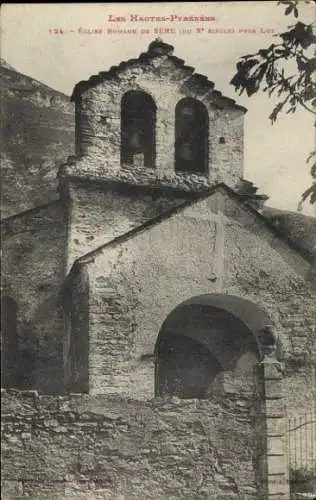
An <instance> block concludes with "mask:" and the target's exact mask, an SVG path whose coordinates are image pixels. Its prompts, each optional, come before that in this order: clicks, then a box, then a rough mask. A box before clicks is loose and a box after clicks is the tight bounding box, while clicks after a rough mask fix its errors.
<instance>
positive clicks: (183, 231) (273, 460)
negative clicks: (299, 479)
mask: <svg viewBox="0 0 316 500" xmlns="http://www.w3.org/2000/svg"><path fill="white" fill-rule="evenodd" d="M72 100H73V101H74V102H75V106H76V111H75V119H76V156H74V157H70V158H68V160H67V161H66V162H65V163H64V164H63V165H62V166H61V167H60V169H59V173H58V180H59V199H58V200H56V201H54V202H52V203H49V204H47V205H43V206H39V207H36V208H35V209H32V210H29V211H27V212H23V213H21V214H17V215H15V216H13V217H10V218H8V219H6V220H4V222H3V235H4V236H3V262H4V270H3V281H2V284H3V304H4V310H5V319H4V322H3V328H2V330H3V338H2V355H3V363H2V366H3V386H4V387H5V388H6V389H12V388H13V389H17V390H19V391H22V394H23V391H24V393H25V392H28V391H29V392H30V391H32V390H33V391H34V390H35V391H37V394H39V396H37V397H39V398H41V397H44V396H40V395H41V394H43V395H45V397H46V398H52V400H53V398H54V397H57V396H56V395H59V396H60V398H61V399H63V398H64V400H66V399H67V398H69V397H70V398H71V397H73V396H71V395H73V394H77V395H81V396H80V397H83V398H85V399H84V401H86V403H85V404H86V405H89V404H92V403H91V401H94V402H95V401H96V400H98V398H100V399H99V400H100V401H104V406H106V403H105V402H106V401H112V404H113V405H114V406H115V405H117V406H118V407H120V408H121V411H122V413H124V412H125V411H126V405H130V404H136V403H137V404H140V405H143V406H141V407H142V408H144V407H146V408H147V406H146V405H153V407H151V411H156V412H157V414H158V413H159V412H161V411H162V410H161V405H164V404H166V405H171V407H172V414H173V416H172V419H174V421H176V422H177V425H178V424H179V422H181V421H185V417H184V414H185V415H188V414H190V415H191V417H192V415H193V414H194V415H195V417H194V419H193V420H192V419H191V420H190V422H191V424H192V426H193V423H194V422H195V425H202V424H201V419H202V420H203V419H204V420H205V419H207V422H208V425H209V428H208V431H207V433H209V435H210V436H211V437H210V439H211V444H210V443H209V444H208V446H210V451H209V455H208V454H207V453H206V452H205V451H204V452H203V453H204V455H205V456H211V455H212V453H213V451H214V450H213V448H212V447H213V445H214V442H215V443H217V444H216V446H218V447H219V448H220V450H221V453H222V455H223V457H224V459H223V460H224V463H226V462H227V463H226V465H225V466H224V465H223V460H220V464H219V465H218V467H219V469H221V470H220V471H219V470H218V471H217V472H216V470H215V469H214V463H215V462H216V460H215V458H214V456H213V455H212V456H213V458H212V460H211V461H212V465H210V466H209V467H210V470H212V473H210V478H211V479H210V484H204V483H203V488H204V489H203V488H202V487H201V489H200V490H198V489H194V488H197V486H196V484H197V482H198V480H197V479H191V487H190V486H188V484H187V483H185V484H186V489H185V490H183V489H181V488H182V486H181V485H180V486H179V487H178V494H177V493H176V492H175V491H173V490H172V488H173V489H174V490H175V489H176V488H175V487H174V486H173V485H174V484H175V483H176V481H178V476H179V477H182V476H181V474H182V472H181V471H178V472H177V473H174V475H172V474H171V473H170V474H168V473H167V471H168V468H169V465H168V462H167V461H165V455H163V452H162V451H161V453H162V456H163V458H161V459H160V460H161V462H159V458H156V460H157V461H158V463H160V464H163V466H162V465H161V470H160V476H159V478H160V479H157V478H156V482H155V481H154V480H153V482H152V483H150V482H148V481H147V479H145V476H146V474H145V473H144V472H143V467H144V464H145V461H146V460H147V461H148V457H147V458H146V459H145V458H144V457H143V458H144V460H143V461H142V462H141V464H142V465H141V466H140V468H139V472H137V473H136V472H134V476H133V477H136V476H137V474H138V476H139V478H140V482H142V483H143V484H145V485H147V489H146V488H145V487H144V489H139V488H140V486H139V485H138V486H137V485H136V487H135V488H136V489H135V488H134V487H131V489H129V488H130V486H129V485H128V481H126V484H125V486H122V484H123V483H124V481H123V479H122V477H124V478H125V479H126V477H127V476H125V475H124V474H125V472H122V471H121V475H120V474H119V473H118V477H117V478H116V479H117V481H118V482H120V481H121V483H120V484H121V486H120V487H118V486H117V483H116V487H115V488H118V489H115V488H114V486H113V483H112V486H109V485H107V486H106V487H104V491H106V492H107V493H104V491H103V496H100V497H97V496H95V497H91V498H126V499H127V498H128V499H129V498H143V497H144V498H147V497H148V498H149V497H150V496H149V494H150V491H149V490H151V489H152V488H154V490H153V491H156V496H157V497H158V498H218V499H221V498H236V499H237V498H247V499H248V498H259V496H261V497H262V498H284V499H286V498H289V473H290V468H291V444H289V440H288V434H287V421H288V420H287V419H288V418H289V417H296V416H299V415H301V414H304V412H305V413H307V412H310V411H311V409H312V402H313V401H315V399H316V394H315V377H316V374H315V355H316V343H315V338H316V331H315V312H316V311H315V271H314V266H313V256H312V254H311V253H310V252H309V251H307V250H306V249H305V248H303V247H302V246H300V245H299V244H297V242H294V241H292V240H291V238H289V237H287V236H286V235H284V234H281V233H279V232H278V231H277V229H276V228H275V227H274V226H273V225H271V223H270V222H269V221H268V220H267V219H266V218H265V217H264V216H263V215H262V207H263V203H264V201H265V199H266V197H265V196H263V195H258V194H257V190H256V188H255V187H254V186H253V185H252V184H251V183H250V182H248V181H246V180H245V179H244V178H243V152H244V133H243V125H244V116H245V113H246V109H245V108H243V107H241V106H239V105H238V104H236V103H235V102H234V101H233V100H231V99H228V98H226V97H225V96H223V95H222V94H221V93H220V92H219V91H217V90H216V89H215V88H214V84H213V82H210V81H209V80H208V79H207V78H206V77H204V76H203V75H200V74H198V73H196V72H195V70H194V68H192V67H190V66H187V65H186V64H185V63H184V61H182V60H180V59H178V58H177V57H175V56H174V54H173V47H171V46H170V45H167V44H165V43H163V42H162V41H160V40H155V41H154V42H152V43H151V44H150V46H149V48H148V50H147V52H145V53H143V54H141V55H140V57H139V58H137V59H135V60H131V61H128V62H126V63H121V64H120V65H119V66H114V67H112V68H111V69H110V70H109V71H107V72H103V73H100V74H99V75H97V76H93V77H91V78H90V80H89V81H84V82H80V83H79V84H78V85H77V86H76V87H75V89H74V92H73V95H72ZM302 387H304V390H302ZM69 395H70V396H69ZM12 397H13V396H12ZM107 398H110V399H107ZM111 398H112V399H111ZM113 398H114V399H113ZM89 401H90V403H89ZM113 401H115V403H113ZM131 402H133V403H131ZM135 402H136V403H135ZM71 404H73V403H71ZM93 404H95V403H93ZM156 404H157V408H156V410H155V405H156ZM120 405H121V406H120ZM144 405H145V406H144ZM159 405H160V406H159ZM183 405H184V406H183ZM186 405H189V406H186ZM192 405H193V406H192ZM216 405H217V406H216ZM153 408H154V409H153ZM197 408H198V409H197ZM169 410H170V408H169ZM69 411H70V410H69ZM142 411H143V410H142ZM148 411H149V410H148ZM164 411H165V408H164ZM73 412H74V411H73V410H72V413H73ZM170 412H171V410H170ZM186 412H187V413H186ZM221 412H224V413H223V414H222V413H221ZM225 412H226V413H225ZM101 413H102V412H101ZM136 413H137V412H136ZM159 414H160V413H159ZM224 414H225V415H226V417H224V416H222V417H221V418H220V419H219V420H221V421H222V419H223V418H224V420H225V419H226V418H227V432H228V433H229V432H233V430H234V428H235V426H236V425H237V428H238V426H239V425H240V426H241V430H240V435H242V436H244V437H245V436H248V437H249V442H251V444H249V446H246V447H245V449H247V453H246V456H243V457H242V459H240V457H239V455H238V453H240V442H238V446H237V444H236V446H235V448H234V445H233V444H232V443H233V437H232V438H231V440H232V442H231V443H230V444H229V437H228V438H227V437H226V441H225V440H224V441H223V440H222V441H220V444H218V440H219V438H218V436H219V435H221V432H222V431H220V425H221V424H222V422H219V421H218V418H217V419H216V417H218V416H219V415H224ZM199 415H200V416H199ZM201 415H202V417H201ZM191 417H190V418H191ZM150 418H151V417H150ZM150 418H149V417H148V422H149V423H148V422H146V419H145V420H144V422H143V426H144V432H145V434H144V436H150V437H149V438H148V442H147V448H149V449H150V448H151V446H153V443H154V441H155V440H154V437H153V431H152V428H151V427H150V426H151V424H150ZM169 418H171V417H170V415H169ZM192 418H193V417H192ZM135 419H136V420H137V417H135ZM160 419H161V421H164V425H165V429H166V431H165V432H166V434H167V435H168V432H170V426H171V428H172V425H173V424H170V422H169V424H168V423H166V421H165V420H164V419H165V414H164V417H162V416H161V414H160ZM181 419H182V420H181ZM183 419H184V420H183ZM208 419H211V420H210V421H209V420H208ZM212 419H213V420H214V419H215V420H214V421H213V420H212ZM225 421H226V420H225ZM196 422H200V423H196ZM204 424H205V422H204ZM69 425H70V424H69ZM168 425H169V430H168ZM146 426H147V427H146ZM206 427H207V426H206ZM146 429H147V430H146ZM229 429H230V430H229ZM72 432H74V434H75V435H76V432H75V431H73V430H72ZM89 432H90V431H89ZM157 432H158V431H157ZM161 432H162V437H161V442H160V443H163V442H164V441H163V434H164V431H161ZM176 432H177V433H178V434H177V442H178V443H180V444H181V443H182V445H183V450H182V451H181V452H180V451H179V453H180V454H181V453H182V452H183V453H184V455H185V453H186V452H185V449H186V446H185V445H184V444H183V439H184V438H183V437H181V432H180V431H179V429H178V427H177V431H176ZM179 432H180V434H179ZM183 433H184V434H185V430H183ZM212 435H214V442H213V444H212ZM215 436H217V437H216V438H215ZM314 437H315V436H314ZM250 438H251V439H250ZM120 439H121V438H120ZM120 439H119V438H118V444H117V448H118V449H121V447H122V446H123V445H122V441H121V440H120ZM129 439H132V438H131V437H129ZM165 439H166V436H165ZM35 440H36V438H35ZM237 441H238V440H237ZM237 441H236V442H237ZM114 442H115V440H114ZM191 444H192V443H191ZM204 444H205V443H204ZM134 445H135V443H134V444H132V441H130V444H129V446H130V447H131V448H132V447H133V446H134ZM165 445H166V446H167V444H166V443H165ZM135 446H136V445H135ZM137 446H138V445H137ZM137 446H136V448H137ZM141 446H142V447H143V446H144V444H143V441H142V444H141ZM161 446H162V445H161ZM179 446H180V445H179ZM216 446H215V445H214V447H216ZM237 448H239V451H237ZM137 450H138V448H137ZM90 452H91V453H92V451H91V449H90ZM16 453H17V452H16ZM93 453H96V454H97V453H98V452H97V451H96V448H94V451H93ZM137 453H138V452H137V451H135V454H136V455H137ZM196 453H197V455H196V456H198V459H197V458H195V459H194V460H195V461H196V460H198V462H199V461H201V460H202V459H201V454H200V455H199V453H198V452H196ZM308 453H309V452H307V455H308ZM113 454H114V455H115V454H116V453H114V452H113V453H112V455H113ZM108 455H109V456H110V455H111V454H109V453H108ZM204 455H203V456H204ZM172 456H173V457H176V456H177V453H176V452H173V453H172ZM185 456H186V459H187V458H188V456H187V455H185ZM182 458H183V457H182ZM182 458H181V460H182ZM307 458H308V457H307ZM313 459H314V458H313V456H311V460H313ZM179 460H180V459H179ZM181 460H180V461H181ZM308 460H309V458H308ZM173 461H174V462H175V463H176V462H177V459H176V458H174V460H173ZM107 467H108V469H109V465H107ZM194 467H195V465H194V464H193V465H192V466H191V469H190V467H189V466H187V469H189V470H193V469H194ZM201 467H202V469H203V467H204V466H202V465H201ZM225 467H226V468H225ZM114 469H115V467H114ZM194 470H195V469H194ZM206 470H207V467H206ZM233 470H234V472H233ZM87 474H88V473H87ZM109 474H110V475H111V473H109ZM113 474H114V472H113ZM157 474H158V473H157ZM234 474H237V478H235V479H234V481H235V483H236V484H235V483H234V481H233V480H232V479H231V478H232V476H234ZM88 475H89V474H88ZM114 475H115V474H114ZM158 475H159V474H158ZM164 475H165V476H166V479H165V485H164V486H163V485H162V483H163V480H162V477H164ZM206 476H207V473H206ZM223 477H225V478H226V479H225V480H226V482H227V481H228V480H227V477H229V478H230V479H231V482H229V481H228V483H227V484H226V486H225V487H223V486H222V483H223ZM234 477H235V476H234ZM112 479H113V478H112ZM182 479H183V478H182ZM182 479H181V480H182ZM181 480H180V479H179V481H180V483H181ZM113 481H114V483H115V479H113ZM146 481H147V482H146ZM183 481H184V479H183ZM206 482H207V481H206ZM158 484H159V486H157V485H158ZM181 484H182V483H181ZM183 484H184V483H183ZM193 485H194V488H193ZM120 488H121V490H120ZM133 488H134V489H133ZM137 488H138V489H137ZM155 488H156V490H155ZM164 488H165V489H164ZM168 488H169V489H168ZM190 488H191V489H190ZM192 488H193V489H192ZM225 488H226V490H225ZM101 489H102V488H101ZM118 491H119V493H118ZM115 492H116V493H115ZM135 492H136V493H135ZM140 492H141V494H140ZM111 494H112V495H113V496H109V495H111ZM115 494H116V496H115ZM63 495H65V492H64V493H63ZM106 495H108V496H106ZM119 495H121V496H119ZM124 495H125V496H124ZM137 495H140V496H137ZM141 495H143V496H141ZM146 495H147V496H146ZM190 495H191V496H190ZM68 496H69V498H72V497H71V495H70V494H69V495H68ZM66 497H67V495H66ZM8 498H11V497H10V496H8ZM12 498H13V497H12ZM58 498H59V497H58ZM60 498H62V496H61V497H60ZM76 498H79V496H78V497H76ZM80 498H81V497H80ZM83 498H86V497H83Z"/></svg>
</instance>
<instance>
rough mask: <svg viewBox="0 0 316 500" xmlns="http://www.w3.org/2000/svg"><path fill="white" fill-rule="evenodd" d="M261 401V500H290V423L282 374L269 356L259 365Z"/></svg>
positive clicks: (273, 358)
mask: <svg viewBox="0 0 316 500" xmlns="http://www.w3.org/2000/svg"><path fill="white" fill-rule="evenodd" d="M258 369H259V377H260V381H261V387H262V394H261V396H262V401H261V426H260V432H261V445H262V446H261V450H260V451H261V456H260V483H261V498H262V499H264V500H272V499H275V500H279V499H280V500H281V499H284V500H288V499H289V498H290V492H289V477H288V474H289V471H288V462H287V455H286V449H285V448H286V430H287V427H286V420H285V415H284V402H283V393H282V372H281V366H280V363H279V362H278V361H277V360H276V358H275V357H267V356H265V357H264V359H263V361H261V362H260V363H259V365H258Z"/></svg>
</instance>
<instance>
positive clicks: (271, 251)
mask: <svg viewBox="0 0 316 500" xmlns="http://www.w3.org/2000/svg"><path fill="white" fill-rule="evenodd" d="M216 198H217V200H216ZM227 199H230V198H229V197H226V195H223V194H219V195H218V196H217V195H216V196H215V197H210V198H208V199H207V200H202V201H199V202H197V203H195V204H193V205H191V206H188V207H187V208H185V209H183V210H180V211H178V213H176V214H174V215H172V216H171V217H169V218H167V219H164V220H163V221H161V222H160V223H159V224H156V225H152V226H151V227H150V228H147V229H144V230H142V231H138V232H137V233H135V234H134V235H133V238H129V239H125V238H124V237H122V238H121V239H119V240H117V241H116V242H115V243H114V244H110V245H108V246H105V247H104V249H103V250H102V249H101V250H99V251H97V252H95V253H93V252H92V254H90V255H89V256H88V257H87V259H86V261H85V260H84V259H83V261H82V263H83V264H84V262H86V264H85V265H86V266H87V269H88V273H89V279H90V286H91V295H90V302H89V308H90V313H89V314H90V320H89V344H90V355H89V356H90V361H89V367H90V390H91V391H92V392H95V393H102V392H104V393H106V392H109V393H127V394H130V395H133V396H135V395H136V394H137V397H139V398H143V399H147V398H151V397H152V395H153V394H154V380H155V373H154V358H153V354H154V351H155V345H156V340H157V337H158V334H159V331H160V329H161V328H162V325H163V323H164V321H165V320H166V318H167V317H168V315H169V314H170V313H171V312H172V311H173V310H174V309H175V308H176V307H178V306H179V305H180V304H181V303H183V302H184V301H186V300H188V299H191V298H192V297H199V296H201V295H207V294H218V293H220V294H223V295H224V296H225V295H226V294H228V295H231V296H234V297H239V298H242V299H246V300H249V301H250V302H251V303H253V304H255V305H257V306H258V307H259V308H260V309H261V310H263V311H264V313H265V314H266V317H267V318H268V319H270V320H271V323H272V325H273V328H274V330H275V332H276V334H277V335H278V338H279V341H278V353H277V355H278V357H279V359H280V361H282V363H283V365H282V366H283V369H284V371H285V373H287V375H286V376H287V377H290V376H291V377H298V378H300V373H301V372H300V370H299V366H300V363H301V364H302V363H303V364H305V365H306V369H309V368H307V367H308V366H310V367H312V366H313V365H315V352H316V350H315V347H316V346H315V322H314V320H313V318H314V314H315V292H314V291H313V289H312V288H311V287H310V284H309V283H308V282H306V281H305V280H304V275H305V274H306V273H307V272H308V269H309V263H308V262H306V261H305V260H304V259H303V258H301V257H300V256H299V255H298V254H297V253H296V252H294V251H292V250H290V249H289V248H288V247H287V246H286V245H285V244H283V243H282V242H281V241H280V240H279V239H278V238H277V237H275V236H274V235H273V233H271V232H270V231H269V230H268V229H267V227H266V225H265V222H264V221H263V220H261V219H259V218H258V217H257V216H255V217H254V215H253V214H252V212H251V210H250V209H248V208H245V207H242V206H240V204H238V203H235V205H234V212H235V214H234V213H233V211H232V207H231V208H230V209H229V210H230V212H228V213H227V215H226V214H225V210H226V208H225V203H226V201H227ZM225 200H226V201H225ZM230 200H231V199H230ZM227 204H228V202H227ZM216 206H217V208H216ZM218 208H221V210H223V212H221V211H219V212H217V210H218ZM227 211H228V208H227ZM197 256H198V257H197ZM301 321H303V322H304V326H303V327H302V326H299V324H298V323H296V322H301ZM297 332H299V334H300V336H299V342H297V340H296V336H297ZM105 353H106V355H105ZM290 373H292V374H291V375H290ZM309 373H311V372H309ZM302 380H303V379H302ZM304 381H305V377H304ZM304 383H305V382H304ZM304 387H305V386H304ZM312 387H313V378H312V377H311V376H310V378H309V383H308V385H307V386H306V396H305V397H304V406H303V407H302V408H306V411H309V409H310V404H311V402H310V401H311V399H310V398H311V396H312ZM287 390H288V392H289V399H288V402H286V403H285V404H286V405H287V406H289V407H290V406H292V405H293V411H297V408H296V410H295V401H293V398H291V395H290V392H291V389H290V384H289V385H288V389H287ZM302 398H303V396H302ZM302 411H303V410H302Z"/></svg>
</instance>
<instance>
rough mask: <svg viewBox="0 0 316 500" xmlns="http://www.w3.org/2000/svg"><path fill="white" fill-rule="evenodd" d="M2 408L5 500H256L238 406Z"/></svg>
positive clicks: (253, 454)
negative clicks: (21, 499)
mask: <svg viewBox="0 0 316 500" xmlns="http://www.w3.org/2000/svg"><path fill="white" fill-rule="evenodd" d="M1 399H2V499H3V500H18V499H19V498H24V497H25V496H27V497H28V498H29V499H30V500H33V499H42V498H45V499H47V500H62V499H64V498H66V499H73V500H75V499H76V500H77V499H87V498H89V499H91V500H101V499H111V500H116V499H117V500H118V499H121V500H122V499H126V500H131V499H135V500H136V499H140V498H141V499H146V498H148V499H149V498H157V499H159V500H164V499H174V500H176V499H179V500H180V499H181V500H182V499H187V500H191V499H192V498H201V499H202V498H203V499H205V498H207V499H210V500H224V499H227V500H234V499H236V500H237V499H238V500H239V499H244V500H248V499H249V500H252V499H253V500H257V499H258V491H257V486H256V481H257V480H258V478H257V477H256V474H257V473H256V462H257V449H256V444H257V441H256V439H257V438H256V427H255V423H254V420H256V419H255V418H254V415H253V414H252V415H251V413H250V411H249V408H250V407H252V406H253V402H252V401H249V400H247V399H245V398H243V399H241V398H239V397H238V396H236V395H232V394H230V395H229V394H225V397H224V398H219V399H217V400H215V399H214V400H213V401H207V400H204V401H199V400H186V401H183V400H180V399H178V398H170V399H156V400H152V401H149V402H146V403H141V402H137V401H133V400H123V399H120V398H108V397H106V396H100V395H99V396H96V397H91V396H83V395H79V394H78V395H70V396H67V397H66V396H65V397H58V396H40V397H38V396H36V393H35V394H32V393H29V394H25V393H24V394H22V395H21V394H18V393H14V392H12V391H11V392H9V393H3V394H2V398H1Z"/></svg>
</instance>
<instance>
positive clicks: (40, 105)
mask: <svg viewBox="0 0 316 500" xmlns="http://www.w3.org/2000/svg"><path fill="white" fill-rule="evenodd" d="M0 89H1V122H0V124H1V179H2V188H1V195H2V196H1V216H2V217H8V216H10V215H13V214H15V213H18V212H20V211H23V210H27V209H30V208H33V207H34V206H36V205H40V204H43V203H47V202H49V201H52V200H54V199H56V198H57V193H56V186H57V182H56V173H57V169H58V165H59V164H60V162H61V161H63V160H64V159H65V158H66V157H67V156H69V155H71V154H73V151H74V144H75V135H74V132H75V120H74V107H73V104H72V103H70V99H69V97H68V96H66V95H64V94H62V93H61V92H57V91H56V90H53V89H52V88H50V87H48V86H46V85H44V84H42V83H41V82H38V81H36V80H34V79H32V78H31V77H29V76H26V75H23V74H21V73H19V72H18V71H16V70H15V69H14V68H12V67H11V66H10V65H9V64H7V63H6V62H5V61H3V60H2V59H1V66H0Z"/></svg>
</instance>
